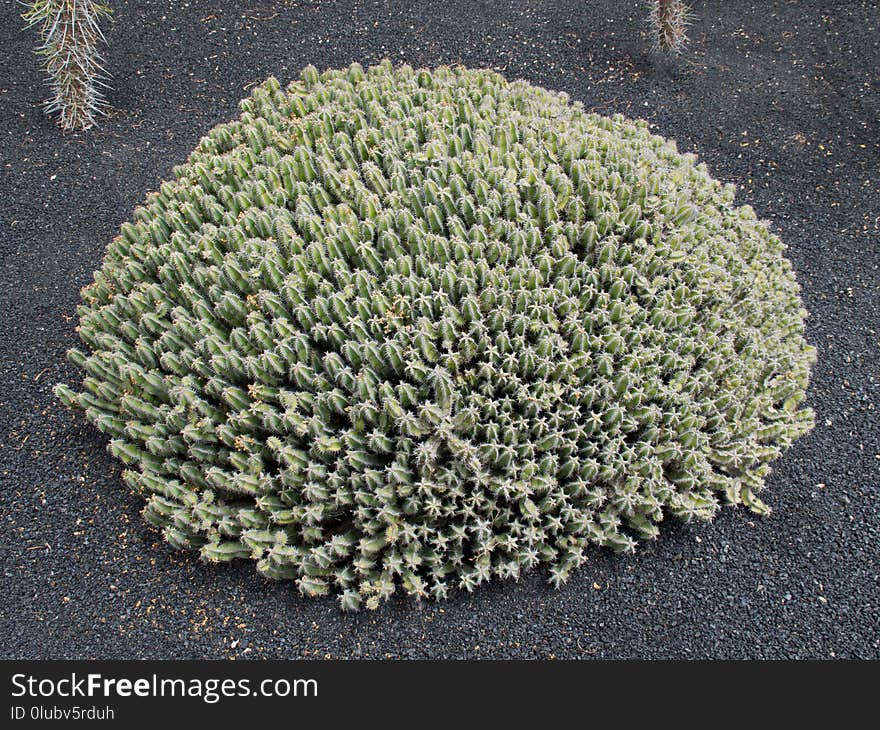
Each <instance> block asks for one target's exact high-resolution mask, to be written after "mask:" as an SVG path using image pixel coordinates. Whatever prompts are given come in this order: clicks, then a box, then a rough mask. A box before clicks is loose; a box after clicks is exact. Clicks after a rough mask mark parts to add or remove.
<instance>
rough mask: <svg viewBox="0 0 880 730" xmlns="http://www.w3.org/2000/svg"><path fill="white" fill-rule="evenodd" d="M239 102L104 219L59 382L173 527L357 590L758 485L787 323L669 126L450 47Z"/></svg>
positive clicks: (784, 416) (372, 598) (452, 574)
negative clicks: (452, 53) (108, 236)
mask: <svg viewBox="0 0 880 730" xmlns="http://www.w3.org/2000/svg"><path fill="white" fill-rule="evenodd" d="M241 109H242V114H241V117H240V118H239V119H238V120H237V121H234V122H231V123H229V124H223V125H220V126H218V127H216V128H215V129H213V130H212V131H211V132H210V133H208V135H207V136H205V137H204V138H202V140H201V141H200V142H199V144H198V146H197V147H196V149H195V151H194V152H193V153H192V154H191V156H190V158H189V160H188V161H187V162H186V164H183V165H181V166H179V167H176V168H175V169H174V179H173V180H171V181H169V182H165V183H163V184H162V186H161V187H160V189H159V191H158V192H155V193H150V194H149V195H147V197H146V201H145V203H144V205H143V206H141V207H139V208H137V210H136V211H135V213H134V218H133V221H132V222H130V223H125V224H124V225H123V226H122V230H121V233H120V235H119V236H117V237H116V238H115V239H114V240H113V241H112V243H111V244H110V245H109V247H108V249H107V253H106V258H105V259H104V262H103V265H102V268H101V270H100V271H98V272H96V273H95V276H94V282H93V283H92V284H90V285H89V286H87V287H85V289H83V291H82V297H83V302H84V303H83V304H82V305H81V307H80V308H79V317H80V328H79V333H80V335H81V337H82V339H83V341H84V342H85V344H86V347H85V348H83V349H82V350H72V351H71V352H70V359H71V361H72V362H73V363H75V364H76V365H77V366H79V367H80V368H82V370H83V371H84V372H85V379H84V382H83V384H82V387H81V390H80V391H79V392H76V391H74V390H72V389H71V388H69V387H68V386H65V385H59V386H58V387H57V388H56V392H57V394H58V395H59V397H60V398H61V399H62V400H63V401H64V402H65V403H67V404H68V405H72V406H75V407H78V408H80V409H83V410H84V411H85V414H86V416H87V418H88V419H89V420H90V421H91V422H92V423H94V424H95V425H96V426H97V427H98V428H99V429H101V430H102V431H103V432H104V433H106V434H107V435H108V436H109V437H110V439H111V441H110V448H111V450H112V452H113V454H115V455H116V456H118V457H119V458H120V459H121V460H122V461H123V462H125V464H126V465H128V471H126V472H125V480H126V482H127V483H128V484H129V485H130V486H131V487H133V488H134V489H135V490H137V491H138V492H139V493H141V494H142V495H143V496H144V498H145V499H146V509H145V515H146V519H147V520H149V522H150V523H152V524H153V525H155V526H157V527H158V528H160V529H161V530H162V532H163V534H164V536H165V538H166V539H167V540H168V542H169V543H171V544H172V545H173V546H175V547H177V548H183V549H188V550H195V551H198V552H199V553H200V554H201V555H202V557H203V558H205V559H206V560H208V561H228V560H232V559H235V558H253V559H255V560H256V561H257V562H256V565H257V570H258V571H259V572H260V573H262V574H263V575H265V576H267V577H270V578H279V579H289V580H291V581H295V583H296V585H297V586H298V588H299V589H300V590H301V591H302V592H303V593H304V594H306V595H310V596H314V595H322V594H328V593H330V594H336V595H337V596H338V598H339V600H340V602H341V604H342V606H343V607H344V608H346V609H356V608H358V607H360V606H366V607H370V608H374V607H376V606H377V605H378V604H379V603H380V601H381V600H383V599H387V598H388V597H389V596H391V595H392V594H393V593H394V592H395V590H396V589H397V588H401V589H403V590H404V591H405V592H407V593H410V594H414V595H417V596H432V597H435V598H442V597H444V596H446V595H447V592H448V591H449V590H450V589H452V588H465V589H468V590H471V589H473V588H475V587H476V586H478V585H479V584H481V583H483V582H485V581H487V580H490V579H492V578H494V577H499V578H517V577H519V576H520V574H521V573H522V572H523V571H525V570H527V569H530V568H532V567H535V566H538V565H540V564H544V565H545V566H546V569H547V571H548V573H549V579H550V582H551V583H553V584H559V583H561V582H563V581H565V579H566V578H567V577H568V576H569V574H570V573H571V571H572V570H573V569H575V568H577V567H578V566H579V565H581V564H582V563H583V562H584V560H585V559H586V557H587V555H588V553H589V552H590V550H591V546H593V545H605V546H610V547H612V548H615V549H619V550H631V549H633V547H634V545H635V543H636V540H637V539H638V538H652V537H654V536H655V535H656V534H657V532H658V525H659V523H660V522H661V521H662V520H663V519H664V517H665V516H667V515H673V516H675V517H678V518H684V519H692V518H700V519H708V518H711V517H712V516H713V515H714V514H715V512H716V510H717V509H718V506H719V504H720V503H722V502H725V503H744V504H745V505H747V506H748V507H750V508H751V509H752V510H754V511H756V512H766V511H767V507H766V506H765V505H764V504H763V503H762V502H761V501H760V500H759V499H758V497H757V492H758V491H759V490H760V489H761V488H762V486H763V483H764V480H765V477H766V476H767V474H768V472H769V469H770V466H769V464H770V462H771V461H772V460H773V459H774V458H775V457H777V456H778V455H779V454H780V452H781V451H782V450H783V449H784V448H786V447H787V446H788V445H789V444H791V442H792V440H793V439H795V438H797V437H798V436H800V435H802V434H804V433H806V432H807V431H808V430H809V429H810V428H811V425H812V418H813V415H812V412H811V411H810V410H809V409H808V408H804V407H803V406H802V402H803V400H804V391H805V388H806V386H807V381H808V377H809V368H810V365H811V363H812V361H813V359H814V350H813V348H811V347H810V346H808V345H807V344H806V342H805V340H804V318H805V317H806V312H805V311H804V309H803V307H802V304H801V301H800V298H799V289H798V286H797V283H796V282H795V278H794V274H793V272H792V268H791V265H790V264H789V262H788V261H787V260H786V259H785V258H784V257H783V248H784V247H783V245H782V243H781V242H780V241H779V239H778V238H777V237H776V236H775V235H773V234H772V233H771V232H770V231H769V230H768V227H767V225H766V223H764V222H762V221H760V220H758V219H757V218H756V217H755V214H754V213H753V211H752V210H751V208H749V207H748V206H744V207H737V206H736V205H735V204H734V190H733V187H732V186H730V185H724V184H721V183H719V182H717V181H716V180H714V179H713V178H712V177H710V176H709V174H708V172H707V170H706V167H705V165H703V164H698V163H697V161H696V159H695V158H694V156H693V155H689V154H680V153H679V152H677V150H676V147H675V145H674V144H673V143H671V142H668V141H666V140H665V139H663V138H661V137H658V136H656V135H653V134H651V132H650V131H649V130H648V127H647V125H646V124H645V123H644V122H633V121H630V120H627V119H624V118H623V117H620V116H615V117H611V118H608V117H603V116H597V115H595V114H590V113H587V112H586V111H585V110H584V108H583V107H582V105H581V104H578V103H570V102H569V100H568V98H567V97H566V95H564V94H559V93H552V92H549V91H546V90H544V89H540V88H536V87H534V86H531V85H529V84H527V83H525V82H519V81H518V82H512V83H511V82H508V81H506V80H505V79H504V78H502V77H501V76H499V75H498V74H496V73H492V72H489V71H482V70H468V69H464V68H455V69H451V68H438V69H436V70H434V71H424V70H422V71H418V70H414V69H412V68H410V67H408V66H402V67H399V68H393V67H392V66H391V65H390V64H389V63H388V62H385V63H383V64H380V65H378V66H375V67H372V68H369V69H367V70H364V69H363V68H362V67H360V66H359V65H357V64H355V65H352V66H350V67H349V68H347V69H345V70H340V71H327V72H325V73H322V74H319V73H318V72H317V71H316V70H315V69H314V68H313V67H307V68H306V69H305V70H304V71H303V72H302V74H301V77H300V79H299V80H297V81H294V82H293V83H291V84H289V85H288V86H287V87H286V88H282V87H281V86H280V85H279V83H278V82H277V81H276V80H275V79H273V78H270V79H269V80H268V81H266V82H265V83H263V84H262V85H261V86H259V87H258V88H256V89H254V92H253V94H252V96H250V97H249V98H247V99H245V100H244V101H243V102H242V103H241Z"/></svg>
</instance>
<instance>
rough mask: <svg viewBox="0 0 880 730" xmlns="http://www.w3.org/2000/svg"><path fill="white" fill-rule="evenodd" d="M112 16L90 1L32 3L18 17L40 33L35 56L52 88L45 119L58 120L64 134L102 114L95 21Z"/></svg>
mask: <svg viewBox="0 0 880 730" xmlns="http://www.w3.org/2000/svg"><path fill="white" fill-rule="evenodd" d="M111 13H112V11H111V9H110V8H109V7H108V6H107V5H103V4H101V3H98V2H94V0H36V1H35V2H31V3H28V9H27V10H26V11H25V13H24V14H23V16H22V17H23V18H24V19H25V20H26V21H27V23H28V27H32V26H36V27H38V28H39V32H40V39H41V43H40V47H39V49H38V51H37V52H38V53H39V54H40V55H41V56H43V58H44V63H45V66H46V71H47V72H48V74H49V83H50V85H51V88H52V96H51V97H50V98H49V99H48V100H47V101H46V104H45V107H46V113H47V114H53V115H54V114H57V115H58V122H59V124H60V126H61V128H62V129H63V130H65V131H67V130H74V129H88V128H89V127H92V126H94V125H95V124H96V119H97V117H98V116H100V115H102V114H105V113H106V108H107V102H106V100H105V99H104V96H103V94H102V92H101V89H102V88H106V81H107V78H108V77H107V73H106V72H105V70H104V68H103V66H102V58H101V55H100V53H99V52H98V46H99V44H100V43H102V42H104V36H103V34H102V33H101V28H100V21H101V19H102V18H105V17H108V16H110V15H111Z"/></svg>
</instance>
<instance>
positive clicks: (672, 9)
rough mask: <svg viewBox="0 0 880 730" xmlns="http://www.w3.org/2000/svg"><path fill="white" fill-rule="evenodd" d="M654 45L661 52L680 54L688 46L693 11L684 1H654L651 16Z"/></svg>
mask: <svg viewBox="0 0 880 730" xmlns="http://www.w3.org/2000/svg"><path fill="white" fill-rule="evenodd" d="M649 20H650V23H651V28H652V30H653V33H654V45H655V47H656V48H657V50H659V51H663V52H665V53H673V54H679V53H681V52H682V51H683V50H684V48H685V46H686V45H687V44H688V37H687V29H688V26H689V25H690V23H691V9H690V7H688V5H687V4H686V3H684V2H682V0H653V2H652V3H651V13H650V15H649Z"/></svg>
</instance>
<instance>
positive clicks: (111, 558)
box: [0, 0, 880, 658]
mask: <svg viewBox="0 0 880 730" xmlns="http://www.w3.org/2000/svg"><path fill="white" fill-rule="evenodd" d="M111 4H112V5H113V6H114V8H115V11H116V14H115V20H114V21H113V22H112V23H108V24H106V31H107V38H108V40H109V49H108V51H107V56H108V68H109V70H110V71H111V72H112V74H113V77H114V80H113V91H112V92H111V93H110V95H109V98H110V101H111V103H112V105H113V107H114V112H113V115H112V117H111V118H109V119H107V120H106V121H105V122H104V123H103V125H102V127H101V129H99V130H97V131H90V132H86V133H81V134H68V135H62V134H61V133H60V132H59V130H58V129H57V128H55V127H53V125H52V123H51V122H50V121H49V120H47V119H46V118H45V117H44V116H43V114H42V111H41V109H40V107H39V102H40V101H41V100H42V98H43V97H44V95H45V88H44V86H43V79H42V73H41V71H40V70H39V69H38V60H37V59H36V58H35V57H34V56H33V55H32V53H31V48H32V46H33V44H34V42H35V37H34V34H33V33H26V32H24V31H23V30H22V23H21V21H20V20H19V18H18V17H17V9H16V6H15V4H14V3H12V2H7V3H6V4H5V8H4V12H3V13H2V17H0V69H2V70H0V108H2V115H0V175H2V178H0V250H2V268H0V280H2V281H0V312H2V315H0V357H2V360H0V367H2V374H0V474H2V493H0V523H2V531H3V532H2V535H3V537H2V570H3V574H2V586H0V595H2V604H0V606H2V607H0V647H2V648H0V655H2V656H3V657H5V658H201V657H211V658H222V657H251V658H254V657H285V658H299V657H319V658H323V657H423V658H441V657H471V658H473V657H495V658H500V657H542V658H546V657H559V658H578V657H719V658H720V657H768V658H783V657H868V658H878V657H880V576H878V573H880V559H878V545H880V518H878V487H880V479H878V472H880V443H878V441H880V439H878V378H880V364H878V344H880V291H878V283H880V276H878V265H880V253H878V251H880V164H878V163H880V78H878V75H877V68H878V67H880V46H878V43H877V38H878V32H880V8H878V6H877V4H876V3H874V2H871V1H870V0H850V1H848V2H844V1H840V2H828V1H822V2H820V1H819V0H813V1H812V2H806V1H804V2H763V1H762V2H759V1H758V0H755V1H754V2H740V1H731V2H694V3H693V5H694V10H695V11H696V19H695V22H694V25H693V28H692V31H691V35H692V39H693V43H692V46H691V48H690V50H689V51H688V52H687V53H686V55H685V56H684V57H682V58H681V59H680V60H679V61H670V60H667V59H663V58H657V57H655V56H653V55H651V54H650V53H648V50H647V49H648V47H649V38H648V37H647V34H646V30H645V24H644V21H643V18H644V16H645V15H646V5H647V3H646V2H631V1H627V2H614V1H612V0H605V1H603V2H590V1H588V0H564V1H554V2H549V1H547V2H544V1H542V2H534V1H528V0H524V1H521V2H467V1H464V0H455V1H453V2H419V3H410V2H405V1H402V0H388V1H386V2H376V1H372V0H371V1H367V0H365V1H362V2H356V3H347V2H334V3H325V2H268V1H264V2H260V1H259V0H247V1H242V0H208V1H206V2H171V1H170V0H161V1H160V0H149V1H148V0H142V1H140V2H134V1H132V2H123V1H122V0H113V1H112V3H111ZM383 57H390V58H391V59H392V60H394V61H396V62H404V61H405V62H408V63H410V64H412V65H414V66H434V65H437V64H440V63H455V62H461V63H464V64H466V65H468V66H474V67H477V66H483V67H486V66H489V67H493V68H495V69H497V70H499V71H500V72H501V73H503V74H505V75H506V76H507V77H508V78H511V79H514V78H524V79H527V80H528V81H530V82H532V83H534V84H538V85H541V86H546V87H548V88H552V89H558V90H564V91H566V92H568V93H569V94H570V95H571V97H572V98H573V99H575V100H580V101H583V102H584V104H585V105H586V106H587V107H588V108H590V109H594V110H596V111H600V112H604V113H611V112H622V113H624V114H627V115H629V116H633V117H644V118H646V119H648V120H649V121H650V122H651V123H652V124H653V128H654V130H655V131H657V132H658V133H660V134H662V135H664V136H666V137H671V138H674V139H676V140H678V143H679V146H680V148H681V149H683V150H688V151H694V152H697V153H698V154H699V155H700V157H701V158H702V159H703V160H705V161H706V162H707V163H708V164H709V167H710V169H711V170H712V172H713V174H714V175H715V176H716V177H718V178H720V179H722V180H725V181H731V182H734V183H736V184H737V185H738V186H739V187H740V194H739V200H740V202H749V203H752V204H753V205H754V206H755V208H756V210H757V211H758V212H759V215H761V216H763V217H766V218H769V219H771V220H772V221H773V224H774V230H776V231H777V232H778V233H779V235H780V236H781V237H782V238H783V240H784V241H786V243H787V244H788V245H789V247H790V248H789V251H788V254H789V256H790V258H791V260H792V261H793V263H794V266H795V269H796V270H797V272H798V279H799V281H800V282H801V284H802V286H803V289H804V293H803V296H804V300H805V303H806V305H807V307H808V309H809V310H810V311H811V313H812V317H811V318H810V319H809V321H808V337H809V339H810V341H811V342H812V343H814V344H815V345H816V347H817V348H818V351H819V360H818V364H817V366H816V368H815V371H814V380H813V384H812V386H811V389H810V402H811V404H812V406H813V407H814V408H815V409H816V413H817V428H816V430H815V431H814V433H813V434H812V435H811V436H809V437H807V438H804V439H802V440H800V441H799V442H798V443H797V444H796V445H795V446H794V448H792V449H791V450H790V451H788V452H787V453H786V454H785V456H784V457H783V458H782V459H781V460H780V461H779V462H778V463H777V465H776V468H775V470H774V474H773V477H772V479H771V481H770V485H769V490H768V491H767V492H765V493H764V494H763V495H762V496H763V497H765V498H766V500H767V501H768V502H769V503H770V504H771V505H772V506H773V508H774V512H773V515H772V516H771V517H770V518H767V519H758V518H754V517H753V516H752V515H750V514H749V513H748V512H746V511H745V510H744V509H726V510H724V511H723V512H722V513H721V514H720V516H719V517H718V519H717V520H716V521H715V522H714V523H712V524H708V525H707V524H694V525H684V524H673V523H669V524H667V525H665V528H664V530H663V531H662V534H661V536H660V539H659V540H657V541H655V542H653V543H651V544H645V545H643V546H641V547H640V549H639V550H638V551H637V553H636V555H635V556H631V557H626V556H617V555H614V554H612V553H610V552H607V551H602V550H596V551H595V553H594V554H593V555H592V556H591V558H590V560H589V561H588V563H587V564H586V566H585V567H583V568H582V569H581V570H580V571H579V572H578V573H577V574H576V575H575V576H574V577H573V579H572V580H570V582H569V583H568V585H566V586H565V587H564V588H563V589H562V590H561V591H558V592H557V591H554V590H552V589H550V588H548V587H547V586H546V585H545V583H544V578H545V576H544V574H542V573H541V572H540V571H539V572H535V573H532V574H530V575H529V576H527V577H526V578H525V579H523V580H522V581H521V582H519V583H512V582H503V583H498V582H496V583H493V584H492V585H490V586H489V587H487V588H484V589H481V590H479V591H477V592H476V593H474V594H472V595H469V594H465V593H456V594H455V595H453V596H452V598H451V599H450V600H449V601H447V602H445V603H440V604H436V603H427V604H417V603H414V602H411V601H409V600H407V599H405V598H400V599H398V600H395V601H393V602H392V603H391V604H388V605H386V606H384V607H382V608H380V609H379V610H378V611H376V612H374V613H361V614H358V615H350V614H343V613H341V612H340V611H339V609H338V608H337V605H336V603H335V602H334V601H332V600H329V599H328V600H306V599H304V598H302V597H300V596H299V594H298V593H297V592H296V591H295V590H294V589H293V588H292V586H291V584H286V583H272V582H269V581H266V580H264V579H262V578H260V577H259V576H258V575H257V574H256V573H255V572H254V568H253V564H252V563H250V562H246V563H242V564H240V565H235V566H226V567H219V568H218V567H214V566H208V565H205V564H202V563H200V562H199V561H198V559H197V558H195V557H193V556H190V555H185V554H180V553H176V552H174V551H172V550H171V549H170V548H169V547H168V546H167V545H165V544H164V543H163V542H161V541H160V539H159V537H158V535H157V534H156V533H155V532H153V531H151V530H150V529H148V528H147V527H146V525H145V524H144V522H143V520H142V519H141V517H140V515H139V510H140V508H141V500H140V499H139V498H137V497H134V496H132V495H130V494H129V493H128V491H127V489H126V488H125V487H124V485H123V483H122V481H121V479H120V465H119V463H117V462H116V461H115V460H114V459H112V458H111V457H110V456H109V455H108V454H107V453H106V452H105V448H104V447H105V439H104V437H102V435H101V434H100V433H98V432H97V431H96V430H95V429H93V428H92V427H90V426H88V425H87V424H86V423H85V421H84V419H83V418H82V417H81V416H79V415H76V414H73V413H71V412H68V411H66V410H64V409H63V408H62V407H61V406H60V404H59V403H57V402H56V401H55V399H54V398H53V396H52V393H51V389H52V386H53V385H54V383H56V382H58V381H59V380H71V379H74V381H75V378H76V374H75V373H74V372H73V369H72V368H71V367H70V366H69V365H67V364H66V362H65V359H64V353H65V351H66V349H67V348H68V347H70V346H71V345H73V344H74V343H75V342H76V341H77V339H76V334H75V332H74V327H75V325H76V320H75V318H74V308H75V306H76V305H77V303H78V289H79V288H80V287H81V286H83V285H85V284H86V283H87V282H88V281H89V280H90V277H91V272H92V271H93V270H94V269H96V268H97V267H98V266H99V262H100V260H101V257H102V255H103V250H104V247H105V246H106V244H107V243H108V242H109V241H110V239H111V238H112V237H113V236H114V235H115V234H116V232H117V231H118V229H119V226H120V224H121V223H122V222H123V221H124V220H127V219H128V218H129V216H130V214H131V211H132V209H133V208H134V206H135V205H136V204H138V203H139V202H140V201H142V199H143V197H144V194H145V193H146V192H147V191H148V190H151V189H155V188H156V187H157V186H158V184H159V182H160V181H161V180H163V179H165V178H167V177H169V176H170V174H171V167H172V165H174V164H176V163H178V162H181V161H183V160H184V158H185V157H186V155H187V154H188V153H189V151H190V150H191V149H192V148H193V147H194V145H195V144H196V142H197V140H198V139H199V137H200V136H202V135H203V134H204V133H205V132H206V131H207V130H209V129H210V128H211V127H213V126H214V125H215V124H217V123H219V122H222V121H224V120H227V119H230V118H232V117H234V116H236V115H237V102H238V101H239V99H241V98H242V97H244V96H246V95H247V93H248V89H249V88H250V87H251V86H252V85H253V84H255V83H257V82H259V81H261V80H262V79H264V78H265V77H266V76H268V75H270V74H275V75H276V76H277V77H278V78H279V79H280V80H281V81H282V82H284V81H287V80H289V79H290V78H291V77H293V76H294V75H295V74H297V73H298V71H299V69H300V68H301V67H302V66H304V65H306V64H307V63H313V64H315V65H316V66H317V67H318V68H326V67H340V66H344V65H347V64H349V63H350V62H352V61H354V60H357V61H359V62H361V63H362V64H364V65H367V64H369V63H372V62H376V61H378V60H380V59H382V58H383Z"/></svg>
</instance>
